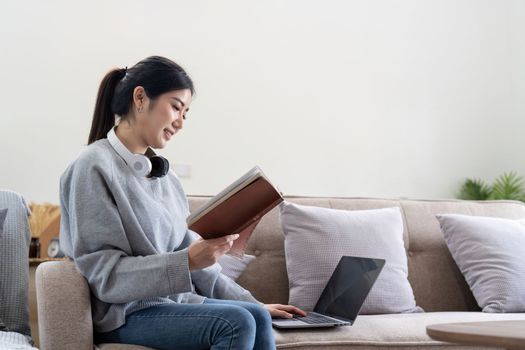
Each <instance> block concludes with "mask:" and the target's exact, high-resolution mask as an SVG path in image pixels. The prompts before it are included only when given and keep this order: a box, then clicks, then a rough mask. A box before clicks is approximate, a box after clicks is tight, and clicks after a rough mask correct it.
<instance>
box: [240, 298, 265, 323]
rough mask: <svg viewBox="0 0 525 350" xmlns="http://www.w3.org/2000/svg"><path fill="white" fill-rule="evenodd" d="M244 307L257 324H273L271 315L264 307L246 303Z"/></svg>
mask: <svg viewBox="0 0 525 350" xmlns="http://www.w3.org/2000/svg"><path fill="white" fill-rule="evenodd" d="M244 306H245V308H246V309H247V310H248V311H249V312H250V313H251V314H252V316H253V318H254V319H255V321H256V323H257V324H267V325H270V324H271V323H272V317H271V316H270V313H269V312H268V310H266V309H265V308H264V307H263V306H262V305H260V304H254V303H246V304H245V305H244Z"/></svg>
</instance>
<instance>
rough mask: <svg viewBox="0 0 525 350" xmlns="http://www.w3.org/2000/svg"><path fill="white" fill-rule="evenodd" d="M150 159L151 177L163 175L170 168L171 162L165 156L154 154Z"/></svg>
mask: <svg viewBox="0 0 525 350" xmlns="http://www.w3.org/2000/svg"><path fill="white" fill-rule="evenodd" d="M149 160H150V162H151V173H150V176H151V177H163V176H165V175H166V174H167V173H168V171H169V170H170V162H168V160H167V159H166V158H164V157H161V156H153V157H151V158H150V159H149Z"/></svg>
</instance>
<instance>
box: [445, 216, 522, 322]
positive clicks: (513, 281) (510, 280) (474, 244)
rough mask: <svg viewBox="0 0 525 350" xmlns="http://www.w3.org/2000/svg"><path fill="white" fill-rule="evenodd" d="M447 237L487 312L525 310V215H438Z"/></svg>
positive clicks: (450, 247)
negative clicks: (509, 216) (519, 217)
mask: <svg viewBox="0 0 525 350" xmlns="http://www.w3.org/2000/svg"><path fill="white" fill-rule="evenodd" d="M437 219H438V221H439V223H440V225H441V230H442V232H443V235H444V236H445V241H446V243H447V246H448V248H449V250H450V253H451V254H452V257H453V258H454V260H455V261H456V264H457V265H458V267H459V269H460V270H461V273H462V274H463V276H464V277H465V280H466V281H467V283H468V285H469V286H470V289H471V290H472V294H473V295H474V298H476V301H477V302H478V305H479V306H480V307H481V308H482V309H483V311H485V312H525V283H524V282H523V281H525V259H524V258H523V257H524V256H525V219H522V220H511V219H503V218H493V217H480V216H468V215H459V214H446V215H437Z"/></svg>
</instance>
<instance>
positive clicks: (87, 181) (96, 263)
mask: <svg viewBox="0 0 525 350" xmlns="http://www.w3.org/2000/svg"><path fill="white" fill-rule="evenodd" d="M193 93H194V89H193V83H192V81H191V79H190V77H189V76H188V75H187V74H186V72H185V71H184V70H183V69H182V68H181V67H180V66H179V65H177V64H176V63H174V62H173V61H171V60H169V59H166V58H163V57H158V56H154V57H148V58H146V59H144V60H142V61H140V62H138V63H137V64H136V65H135V66H133V67H131V68H129V69H127V68H126V69H115V70H113V71H110V72H109V73H108V74H107V75H106V76H105V77H104V79H103V80H102V83H101V84H100V89H99V92H98V97H97V102H96V106H95V112H94V116H93V123H92V126H91V132H90V135H89V141H88V146H87V147H86V148H85V149H84V150H83V151H82V153H81V154H80V155H79V157H78V158H77V159H76V160H75V161H74V162H72V163H71V164H70V165H69V167H68V168H67V169H66V171H65V172H64V174H63V175H62V177H61V179H60V201H61V207H62V222H61V234H60V242H61V245H62V249H63V250H64V252H65V253H66V255H67V256H69V257H70V258H72V259H73V260H74V262H75V264H76V266H77V269H78V270H79V271H80V273H81V274H82V275H83V276H84V277H85V278H86V279H87V281H88V284H89V286H90V289H91V294H92V303H91V306H92V314H93V322H94V328H95V341H96V342H98V343H129V344H138V345H144V346H149V347H153V348H157V349H204V348H210V347H211V348H212V349H252V348H253V349H274V348H275V341H274V338H273V333H272V328H271V316H276V317H292V314H294V313H297V314H300V315H305V313H304V312H303V311H302V310H300V309H298V308H296V307H293V306H290V305H280V304H271V305H264V304H261V303H259V302H258V301H257V300H256V299H255V298H254V297H253V296H252V295H251V294H250V293H249V292H248V291H247V290H245V289H243V288H242V287H240V286H239V285H237V284H236V283H235V282H233V281H232V280H230V279H228V278H226V277H225V276H224V275H222V274H221V272H220V267H219V266H218V265H217V264H216V262H217V259H218V258H219V257H221V256H222V255H223V254H225V253H226V252H227V251H228V250H229V249H230V248H231V246H232V242H233V241H234V240H235V239H236V238H237V235H229V236H225V237H221V238H217V239H212V240H202V239H200V238H199V236H198V235H197V234H196V233H195V232H192V231H190V230H188V227H187V225H186V217H187V216H188V214H189V210H188V203H187V199H186V196H185V194H184V191H183V189H182V186H181V183H180V181H179V179H178V178H177V176H176V175H175V174H174V173H173V172H172V171H168V167H169V163H168V162H167V160H165V159H164V158H162V157H158V156H156V155H155V154H154V152H153V150H152V149H153V148H163V147H165V146H166V144H167V143H168V142H169V140H170V139H171V138H172V137H173V136H174V135H175V134H176V133H177V132H179V131H180V130H181V129H182V127H183V124H184V120H185V119H186V114H187V113H188V110H189V107H190V104H191V100H192V96H193ZM115 117H117V118H115ZM116 119H117V120H118V124H117V125H115V122H116Z"/></svg>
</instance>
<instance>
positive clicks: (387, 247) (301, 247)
mask: <svg viewBox="0 0 525 350" xmlns="http://www.w3.org/2000/svg"><path fill="white" fill-rule="evenodd" d="M280 209H281V210H280V213H281V224H282V228H283V232H284V236H285V241H284V243H285V253H286V268H287V271H288V279H289V286H290V298H289V303H290V304H292V305H295V306H298V307H300V308H303V309H305V310H312V309H313V308H314V306H315V304H316V303H317V300H318V299H319V296H320V295H321V293H322V291H323V289H324V287H325V285H326V283H327V282H328V279H329V278H330V276H331V275H332V272H333V270H334V269H335V267H336V265H337V263H338V262H339V259H340V258H341V256H343V255H350V256H361V257H370V258H382V259H385V260H386V264H385V267H384V268H383V271H382V272H381V274H380V275H379V277H378V279H377V281H376V283H375V285H374V287H373V288H372V290H371V291H370V294H369V295H368V297H367V299H366V301H365V303H364V305H363V308H362V309H361V313H364V314H384V313H400V312H420V311H422V309H421V308H419V307H417V306H416V302H415V299H414V293H413V291H412V287H411V286H410V284H409V282H408V279H407V276H408V267H407V257H406V252H405V247H404V244H403V220H402V217H401V212H400V209H399V208H397V207H396V208H385V209H374V210H352V211H349V210H339V209H328V208H319V207H312V206H303V205H298V204H292V203H289V202H284V203H282V204H281V207H280Z"/></svg>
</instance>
